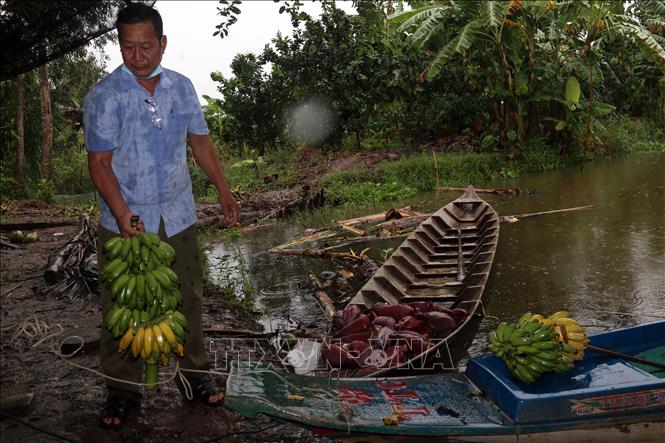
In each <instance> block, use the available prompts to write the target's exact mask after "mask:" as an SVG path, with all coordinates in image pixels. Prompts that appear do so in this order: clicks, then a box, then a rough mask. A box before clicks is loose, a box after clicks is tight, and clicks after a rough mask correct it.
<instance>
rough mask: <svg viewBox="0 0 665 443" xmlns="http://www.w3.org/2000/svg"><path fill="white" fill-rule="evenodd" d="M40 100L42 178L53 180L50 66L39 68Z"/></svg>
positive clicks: (44, 65)
mask: <svg viewBox="0 0 665 443" xmlns="http://www.w3.org/2000/svg"><path fill="white" fill-rule="evenodd" d="M39 99H40V103H41V112H42V178H44V179H46V180H50V179H51V156H52V153H53V115H52V114H51V94H50V93H49V87H48V65H47V64H46V63H45V64H43V65H42V66H40V67H39Z"/></svg>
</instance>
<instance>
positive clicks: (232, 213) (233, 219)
mask: <svg viewBox="0 0 665 443" xmlns="http://www.w3.org/2000/svg"><path fill="white" fill-rule="evenodd" d="M219 206H221V207H222V212H224V219H225V220H226V222H227V223H228V224H229V226H230V227H232V228H234V227H236V226H238V217H239V216H240V205H238V202H237V201H236V199H235V198H233V195H232V194H231V192H225V193H224V195H222V193H221V192H220V193H219Z"/></svg>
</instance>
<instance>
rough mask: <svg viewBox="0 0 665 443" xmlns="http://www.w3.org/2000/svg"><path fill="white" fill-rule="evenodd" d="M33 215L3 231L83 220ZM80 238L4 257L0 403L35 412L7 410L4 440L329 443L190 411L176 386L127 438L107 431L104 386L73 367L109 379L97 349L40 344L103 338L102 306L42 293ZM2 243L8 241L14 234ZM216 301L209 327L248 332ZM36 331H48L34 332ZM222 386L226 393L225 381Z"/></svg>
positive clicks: (17, 215)
mask: <svg viewBox="0 0 665 443" xmlns="http://www.w3.org/2000/svg"><path fill="white" fill-rule="evenodd" d="M25 206H26V207H25V208H22V209H20V208H19V210H15V211H13V213H12V214H11V216H10V217H8V214H6V213H5V214H3V220H2V221H3V223H6V222H7V219H8V218H11V220H13V221H16V222H20V221H21V220H32V221H38V220H57V219H67V218H68V216H69V218H70V219H73V220H76V218H75V214H69V215H68V214H62V213H61V212H58V210H57V209H56V208H53V207H48V206H40V204H39V203H38V202H37V203H35V202H33V203H29V204H27V205H25ZM14 209H15V208H14ZM78 230H79V228H78V226H76V225H62V226H55V227H44V228H40V229H33V230H30V231H27V232H36V233H37V235H38V237H39V240H38V241H37V242H34V243H29V244H23V245H20V246H19V247H18V248H17V249H10V248H5V247H3V248H2V251H1V253H2V260H1V265H0V276H1V286H0V294H1V304H0V311H1V316H0V324H1V327H2V332H1V335H0V350H1V352H0V369H1V371H0V374H1V375H0V388H1V393H0V395H1V397H2V398H3V399H6V398H8V397H9V396H12V395H20V394H26V393H32V394H34V398H33V400H32V402H31V403H30V405H29V406H28V407H26V408H23V409H21V410H11V411H7V412H5V411H3V413H2V419H1V420H0V433H1V435H2V441H7V442H9V441H12V442H16V441H30V442H32V441H39V442H44V441H61V440H65V441H86V442H88V441H95V442H104V441H160V442H168V441H187V442H189V441H224V442H233V441H271V442H272V441H303V442H304V441H306V442H318V441H328V440H327V439H325V438H323V437H319V436H316V435H314V434H312V433H311V432H309V431H307V430H305V429H302V428H299V427H297V426H295V425H292V424H284V423H277V422H275V421H272V420H270V419H267V418H265V417H259V418H256V419H247V418H244V417H242V416H240V415H238V414H236V413H234V412H232V411H231V410H228V409H226V408H224V407H219V408H209V407H207V406H205V405H203V404H198V403H192V402H188V401H186V400H183V399H182V397H181V395H180V394H179V392H178V390H177V388H176V386H175V382H172V383H168V384H165V385H161V386H160V387H158V388H157V389H154V390H151V391H144V396H143V400H142V410H141V412H140V414H139V415H138V417H137V419H136V420H134V421H131V422H130V423H129V424H128V425H127V426H126V427H124V428H123V429H122V430H120V431H113V430H104V429H102V428H101V427H99V419H100V414H101V410H102V404H103V401H104V398H105V384H104V380H103V379H102V377H100V376H99V375H97V374H94V373H92V372H90V371H88V370H85V369H82V368H80V367H76V366H73V365H72V364H76V365H81V366H83V367H86V368H90V369H92V370H100V362H99V355H98V352H97V350H96V349H94V348H93V349H90V350H88V351H86V352H84V353H80V354H78V355H76V356H74V357H71V358H61V357H59V356H57V355H56V354H55V353H53V352H52V350H53V349H54V348H55V346H56V345H57V344H59V343H60V340H61V337H52V338H51V339H47V340H45V341H43V342H41V343H40V341H41V340H42V339H43V338H45V337H47V336H48V335H49V334H52V333H58V332H60V327H62V328H63V330H64V331H65V334H64V335H65V336H69V335H71V334H76V333H83V332H84V333H85V334H87V335H88V336H90V334H92V336H94V335H96V331H98V328H99V326H100V324H101V313H100V306H99V304H98V302H97V300H95V299H93V300H89V301H82V302H70V301H67V300H63V299H62V298H57V297H54V296H52V295H49V294H46V293H44V291H43V290H44V288H46V287H47V286H48V285H47V283H46V281H45V280H44V278H43V271H44V268H45V266H46V263H47V260H48V255H49V252H51V251H52V250H55V249H56V248H57V247H59V246H61V245H62V244H64V243H66V242H67V241H68V240H70V239H71V238H72V237H73V236H74V235H75V234H76V233H77V232H78ZM3 234H6V232H3ZM3 241H7V237H6V235H3ZM211 300H212V298H211V297H208V298H207V299H206V301H205V302H204V308H203V309H204V314H203V323H204V327H219V328H238V327H242V328H247V325H240V324H237V322H235V320H234V319H233V316H232V315H231V313H229V312H228V311H227V310H225V309H224V308H223V307H220V306H218V305H216V304H215V303H213V302H212V301H211ZM37 322H38V324H39V330H36V328H35V326H36V324H37ZM206 339H210V338H209V337H206ZM70 363H71V364H70ZM173 370H174V366H173V363H172V364H171V367H169V368H161V370H160V376H161V377H162V378H161V379H165V378H167V374H171V373H172V371H173ZM217 380H218V382H219V383H220V385H222V386H223V384H224V381H225V380H224V378H223V377H217ZM3 401H4V400H3Z"/></svg>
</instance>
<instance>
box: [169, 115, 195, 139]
mask: <svg viewBox="0 0 665 443" xmlns="http://www.w3.org/2000/svg"><path fill="white" fill-rule="evenodd" d="M191 118H192V115H191V114H190V113H184V112H172V113H170V114H169V124H168V126H167V132H168V136H169V138H170V139H171V140H172V141H175V142H177V143H185V142H186V140H187V129H188V128H189V121H190V120H191Z"/></svg>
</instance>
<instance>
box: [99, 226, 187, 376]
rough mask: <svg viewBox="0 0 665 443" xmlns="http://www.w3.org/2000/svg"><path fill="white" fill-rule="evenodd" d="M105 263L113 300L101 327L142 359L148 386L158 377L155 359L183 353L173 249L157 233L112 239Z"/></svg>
mask: <svg viewBox="0 0 665 443" xmlns="http://www.w3.org/2000/svg"><path fill="white" fill-rule="evenodd" d="M103 250H104V253H105V254H106V256H107V258H108V263H107V264H106V265H105V266H104V268H103V269H102V270H101V272H100V280H101V281H102V282H103V283H104V284H105V285H106V287H107V288H108V290H109V293H110V295H111V298H112V300H113V301H114V304H113V306H112V307H111V309H109V311H108V312H107V313H106V315H105V317H104V327H105V328H106V329H107V330H109V331H110V332H111V333H112V334H113V337H115V338H118V339H119V342H118V352H119V353H121V354H125V353H129V354H131V356H132V357H134V358H141V359H142V360H144V362H145V374H146V385H147V386H148V387H149V388H150V387H154V386H155V384H156V383H157V381H158V378H159V375H158V374H159V371H158V366H157V365H158V363H159V364H162V365H164V366H167V365H168V364H169V360H170V355H171V353H174V354H175V355H177V356H178V357H181V358H182V357H184V352H185V348H184V342H185V337H186V331H187V320H186V318H185V316H184V315H183V314H182V313H181V312H179V311H178V310H177V309H178V306H179V305H181V304H182V293H181V292H180V290H179V289H178V288H179V286H180V279H179V278H178V275H177V274H176V273H175V272H174V271H173V270H172V269H171V266H172V264H173V262H174V261H175V259H176V255H175V251H174V250H173V248H172V247H171V245H169V244H168V243H166V242H163V241H161V240H160V238H159V236H158V235H157V234H153V233H149V232H145V233H141V234H139V235H137V236H134V237H130V238H127V239H124V238H122V237H113V238H111V239H110V240H108V241H107V242H106V243H105V244H104V247H103Z"/></svg>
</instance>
